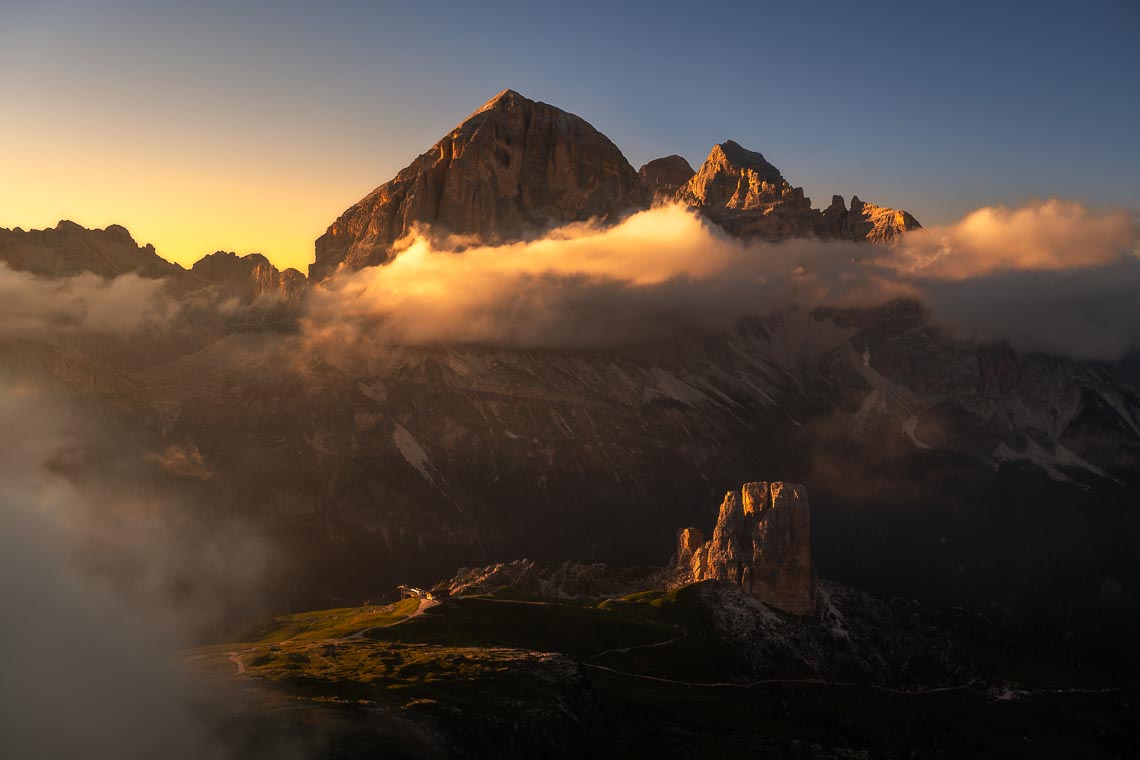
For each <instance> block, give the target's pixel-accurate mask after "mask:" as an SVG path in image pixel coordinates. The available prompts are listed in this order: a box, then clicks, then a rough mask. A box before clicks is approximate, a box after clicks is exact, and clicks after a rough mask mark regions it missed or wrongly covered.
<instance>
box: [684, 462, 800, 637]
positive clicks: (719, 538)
mask: <svg viewBox="0 0 1140 760" xmlns="http://www.w3.org/2000/svg"><path fill="white" fill-rule="evenodd" d="M701 537H702V536H701V533H700V531H699V530H697V529H696V528H685V529H684V530H682V531H681V532H680V533H679V534H678V536H677V554H676V556H675V558H674V567H675V568H676V569H677V572H678V582H680V583H692V582H695V581H702V580H716V581H720V582H722V583H727V584H730V585H733V586H738V587H740V588H741V589H743V590H744V591H745V592H746V593H748V594H750V595H752V596H753V597H755V598H756V599H759V600H760V601H762V602H764V603H765V604H767V605H769V606H771V607H775V608H776V609H780V610H784V611H785V612H790V613H792V614H796V615H807V614H810V613H812V612H814V611H815V570H814V569H813V567H812V561H811V507H810V504H809V502H808V496H807V489H806V488H804V487H803V486H801V485H797V484H795V483H784V482H780V481H775V482H771V483H767V482H757V483H745V484H744V485H743V486H742V487H741V489H740V491H739V493H738V492H736V491H729V492H728V493H726V494H725V496H724V501H723V502H722V503H721V506H720V513H719V514H718V516H717V522H716V528H715V529H714V530H713V536H712V538H711V539H710V540H709V541H707V542H704V543H703V544H702V543H699V540H700V538H701Z"/></svg>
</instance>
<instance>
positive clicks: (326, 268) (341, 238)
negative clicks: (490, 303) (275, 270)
mask: <svg viewBox="0 0 1140 760" xmlns="http://www.w3.org/2000/svg"><path fill="white" fill-rule="evenodd" d="M639 205H641V183H640V181H639V180H638V177H637V173H636V172H635V171H634V170H633V167H632V166H630V165H629V162H628V161H626V159H625V156H623V155H622V153H621V151H620V150H618V148H617V146H616V145H614V144H613V143H612V142H610V140H609V139H608V138H607V137H606V136H605V135H603V134H602V133H601V132H599V131H598V130H596V129H594V128H593V127H592V126H591V125H590V124H588V123H587V122H586V121H585V120H584V119H581V118H579V117H577V116H575V115H573V114H570V113H567V112H566V111H563V110H561V109H559V108H555V107H554V106H552V105H548V104H546V103H540V102H536V101H533V100H530V99H529V98H525V97H523V96H522V95H520V94H518V93H517V92H515V91H513V90H504V91H503V92H501V93H499V94H498V95H496V96H495V97H494V98H492V99H491V100H490V101H488V102H487V103H486V104H484V105H483V106H482V107H481V108H480V109H479V110H477V111H476V112H475V113H474V114H472V115H471V116H470V117H468V118H467V120H466V121H464V122H463V123H462V124H460V125H459V126H457V127H456V128H455V129H453V130H452V131H451V132H450V133H449V134H448V135H446V136H445V137H444V138H443V139H442V140H440V141H439V142H437V143H436V144H435V145H433V146H432V148H431V149H430V150H428V151H427V152H426V153H424V154H423V155H421V156H420V157H419V158H417V159H416V160H415V161H413V162H412V163H411V164H410V165H409V166H408V167H406V168H405V169H403V170H402V171H401V172H400V173H399V174H397V175H396V177H395V178H394V179H393V180H391V181H390V182H387V183H385V184H384V185H381V186H380V187H378V188H376V190H374V191H372V192H371V193H369V194H368V195H367V196H366V197H365V198H364V199H363V200H361V201H360V202H359V203H357V204H356V205H354V206H353V207H352V208H350V209H348V211H346V212H345V213H344V214H343V215H342V216H341V217H340V218H339V219H337V220H336V222H334V223H333V224H332V226H331V227H329V229H328V231H327V232H325V234H324V235H322V236H321V237H320V238H318V239H317V244H316V261H315V263H314V264H313V265H312V267H311V268H310V270H309V272H310V275H311V276H312V277H313V278H314V279H315V280H319V279H323V278H324V277H327V276H328V275H329V274H331V273H332V272H334V271H335V270H336V268H337V267H338V266H339V265H340V264H344V265H345V266H347V267H349V268H354V269H355V268H359V267H363V266H370V265H373V264H382V263H385V262H386V261H388V260H389V259H390V258H391V256H392V245H393V244H394V243H395V242H396V241H397V240H399V239H400V238H401V237H403V236H404V235H405V234H407V233H408V231H409V230H410V229H411V228H412V227H413V226H414V225H420V226H422V227H430V228H431V230H432V232H433V233H435V234H440V235H443V234H458V235H473V236H476V237H477V238H478V239H479V240H480V241H483V242H502V241H509V240H516V239H519V238H523V237H526V236H528V235H532V234H537V233H541V232H542V231H543V230H545V229H547V228H549V227H552V226H556V225H561V224H566V223H568V222H577V221H584V220H587V219H591V218H599V219H612V218H614V217H616V216H617V215H619V214H621V213H623V212H625V211H627V210H629V209H631V208H635V207H637V206H639Z"/></svg>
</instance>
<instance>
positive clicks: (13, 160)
mask: <svg viewBox="0 0 1140 760" xmlns="http://www.w3.org/2000/svg"><path fill="white" fill-rule="evenodd" d="M138 118H139V122H140V123H137V124H134V125H128V126H126V127H120V126H119V125H120V124H122V123H123V122H121V121H118V120H117V119H112V120H103V119H99V118H92V119H90V120H89V121H87V122H81V121H77V115H76V114H75V113H69V112H66V111H61V112H55V113H46V112H44V111H41V112H38V113H34V114H31V113H27V112H18V113H14V114H13V115H12V118H10V119H9V118H7V117H6V119H5V123H2V124H0V143H3V144H5V145H19V146H20V149H19V151H12V152H11V153H9V154H8V155H6V156H5V159H4V161H5V165H4V172H3V181H2V182H0V227H7V228H11V227H21V228H23V229H25V230H28V229H42V228H45V227H54V226H56V224H57V223H58V222H59V221H60V220H61V219H69V220H71V221H73V222H75V223H77V224H80V225H82V226H84V227H92V228H103V227H106V226H108V225H111V224H119V225H122V226H123V227H126V228H127V229H128V230H129V231H130V232H131V234H132V235H133V236H134V238H135V240H136V241H137V242H138V243H139V245H145V244H147V243H151V244H153V245H154V247H155V249H156V250H157V252H158V255H160V256H162V257H163V258H165V259H167V260H169V261H173V262H176V263H178V264H181V265H182V266H185V267H189V266H191V265H192V264H193V263H194V262H195V261H197V260H198V259H200V258H202V257H203V256H205V255H207V254H209V253H213V252H214V251H218V250H224V251H234V252H236V253H238V254H242V255H244V254H247V253H262V254H264V255H265V256H267V257H268V258H269V259H270V260H271V261H272V262H273V263H274V264H276V265H277V266H278V267H280V268H282V269H283V268H285V267H295V268H297V269H299V270H301V271H302V272H306V273H307V271H308V266H309V264H310V263H312V261H313V241H314V240H315V239H316V238H317V237H318V236H320V235H321V234H323V233H324V231H325V229H326V228H327V227H328V226H329V225H330V224H331V223H332V222H333V221H334V220H335V219H336V218H337V217H338V216H339V215H340V214H341V213H342V212H343V211H344V210H345V209H347V208H348V207H349V206H350V205H352V204H353V203H355V202H356V201H358V200H359V199H360V198H361V197H362V196H363V195H364V194H365V193H367V192H368V191H369V190H371V189H372V188H373V187H375V186H376V185H378V184H380V183H381V182H383V181H384V180H386V179H388V177H389V176H390V174H394V173H395V172H394V171H392V172H390V173H389V171H388V170H387V169H385V168H384V165H385V164H387V165H395V160H398V159H395V157H392V158H389V157H387V156H383V157H378V156H372V157H370V159H371V160H369V161H366V162H359V163H357V164H355V165H353V164H349V163H347V162H339V161H335V160H333V161H328V160H325V161H322V160H320V159H318V158H317V157H316V156H314V155H313V154H312V153H306V152H304V151H301V150H299V149H298V148H297V147H296V146H297V145H299V144H301V143H300V140H298V139H296V138H295V137H294V136H293V135H291V134H267V135H265V136H264V137H263V139H262V140H261V141H260V142H259V143H258V144H257V145H255V146H251V145H250V144H249V143H248V142H243V141H242V140H240V139H239V135H238V134H237V131H236V128H235V129H231V128H230V127H219V126H217V125H213V126H211V127H210V128H203V127H202V126H201V125H200V124H185V125H182V126H181V127H179V128H177V129H167V130H162V129H160V128H158V126H157V125H155V124H153V123H146V117H145V115H140V116H139V117H138ZM377 159H379V160H377ZM385 159H387V160H385ZM393 159H395V160H393ZM377 164H381V166H377Z"/></svg>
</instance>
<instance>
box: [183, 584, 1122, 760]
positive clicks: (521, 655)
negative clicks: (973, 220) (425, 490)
mask: <svg viewBox="0 0 1140 760" xmlns="http://www.w3.org/2000/svg"><path fill="white" fill-rule="evenodd" d="M819 594H820V596H819V605H818V606H819V610H818V612H817V613H816V614H815V615H814V616H811V617H807V618H796V617H792V616H787V615H783V614H781V613H778V612H774V611H772V610H770V609H769V608H767V607H765V606H763V605H761V604H759V603H758V602H756V601H754V600H752V599H750V598H749V597H747V596H745V595H743V594H741V593H739V592H738V591H737V590H735V589H729V588H727V587H723V586H720V585H718V584H717V583H715V582H704V583H697V584H692V585H689V586H685V587H683V588H680V589H676V590H673V591H649V592H641V593H635V594H629V595H625V596H620V597H613V598H586V597H553V596H548V597H541V596H536V595H534V594H532V593H529V592H528V591H527V590H525V589H521V588H506V587H504V588H499V589H496V590H494V591H493V592H491V593H486V594H480V595H470V596H452V597H445V598H442V599H439V600H435V599H431V600H429V599H416V598H411V599H406V600H403V601H400V602H397V603H394V604H390V605H385V606H364V607H358V608H346V609H339V610H327V611H322V612H313V613H305V614H301V615H291V616H287V617H281V618H277V619H275V620H273V621H271V622H266V623H265V624H263V625H261V626H259V629H258V630H256V631H251V633H250V634H249V635H248V636H247V638H248V639H249V641H246V642H244V643H239V644H230V645H219V646H213V647H205V648H200V649H197V650H194V651H192V652H190V653H188V655H187V656H188V659H189V662H190V663H191V664H192V666H193V668H194V669H195V671H196V672H199V673H200V674H201V675H202V678H203V679H204V680H205V681H206V682H207V683H208V684H212V685H213V686H215V687H217V688H226V687H229V686H231V685H233V683H234V682H235V681H236V683H237V684H238V685H239V687H240V690H241V691H242V693H243V695H244V697H243V700H244V702H243V706H242V708H241V710H240V711H239V712H240V716H241V717H240V718H239V719H237V720H234V719H229V720H227V721H226V723H225V728H224V730H223V733H224V734H225V737H224V738H225V739H226V741H227V743H229V744H231V745H233V744H235V743H236V744H238V745H239V746H244V747H247V748H248V749H249V750H250V754H253V752H254V750H255V749H257V750H263V749H264V748H265V747H266V746H268V745H274V746H278V745H279V746H282V747H287V748H288V749H289V750H295V751H297V752H298V753H299V754H301V755H302V756H309V757H312V756H316V757H324V758H364V757H377V756H384V757H535V756H540V755H541V756H553V757H561V756H566V757H570V756H575V757H576V756H582V755H583V754H586V753H588V754H590V755H593V756H597V757H634V756H641V755H642V754H644V753H650V754H652V755H654V756H658V757H681V758H690V757H692V758H697V757H727V756H732V755H742V756H747V757H813V758H878V757H884V758H886V757H1135V756H1136V755H1137V753H1138V752H1140V717H1138V716H1140V713H1138V711H1137V710H1136V698H1137V692H1136V687H1135V684H1136V683H1137V680H1136V677H1135V676H1136V668H1135V662H1134V661H1133V660H1130V659H1128V658H1129V657H1130V655H1128V654H1126V653H1123V652H1120V651H1117V650H1115V649H1112V648H1109V647H1106V646H1103V645H1100V644H1096V643H1094V642H1090V641H1087V640H1084V639H1082V638H1080V637H1078V636H1077V635H1076V634H1072V633H1065V632H1060V631H1058V632H1052V633H1041V632H1040V629H1039V628H1034V629H1029V628H1020V627H1019V626H1017V625H1016V624H1014V623H1011V622H1009V621H1003V620H997V619H994V618H990V617H986V616H983V615H979V614H976V613H971V612H965V611H962V610H936V609H930V608H926V607H923V606H921V605H919V604H918V603H915V602H911V601H907V600H901V599H889V598H882V597H876V596H872V595H869V594H865V593H862V592H858V591H855V590H852V589H849V588H846V587H843V586H840V585H838V584H833V583H829V582H823V583H822V584H821V586H820V590H819ZM282 755H283V756H287V754H286V752H285V750H284V749H283V750H282Z"/></svg>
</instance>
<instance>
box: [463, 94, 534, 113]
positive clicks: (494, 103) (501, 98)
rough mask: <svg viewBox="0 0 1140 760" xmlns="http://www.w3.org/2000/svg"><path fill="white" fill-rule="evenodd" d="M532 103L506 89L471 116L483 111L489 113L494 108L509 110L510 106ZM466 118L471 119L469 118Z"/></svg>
mask: <svg viewBox="0 0 1140 760" xmlns="http://www.w3.org/2000/svg"><path fill="white" fill-rule="evenodd" d="M533 103H534V101H533V100H531V99H530V98H528V97H525V96H524V95H521V94H519V92H518V91H517V90H512V89H509V88H508V89H506V90H503V91H502V92H500V93H499V94H498V95H496V96H495V97H493V98H491V99H490V100H488V101H487V102H486V103H484V104H483V105H481V106H479V107H478V108H476V109H475V112H474V113H472V114H471V116H475V115H477V114H481V113H483V112H484V111H491V110H494V109H496V108H511V107H512V106H516V105H520V104H533ZM467 118H471V117H470V116H469V117H467Z"/></svg>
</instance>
